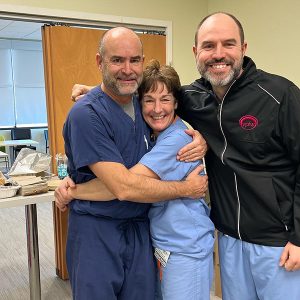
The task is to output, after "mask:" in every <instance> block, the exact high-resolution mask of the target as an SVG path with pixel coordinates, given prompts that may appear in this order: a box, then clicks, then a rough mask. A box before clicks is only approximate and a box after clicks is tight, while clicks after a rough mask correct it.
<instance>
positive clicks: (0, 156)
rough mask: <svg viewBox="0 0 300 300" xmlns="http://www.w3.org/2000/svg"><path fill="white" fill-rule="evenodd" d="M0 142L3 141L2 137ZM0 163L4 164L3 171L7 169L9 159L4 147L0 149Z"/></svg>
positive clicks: (0, 136)
mask: <svg viewBox="0 0 300 300" xmlns="http://www.w3.org/2000/svg"><path fill="white" fill-rule="evenodd" d="M0 141H5V138H4V136H3V135H0ZM0 162H4V163H5V169H6V170H8V169H9V159H8V154H7V153H6V152H5V146H2V147H0Z"/></svg>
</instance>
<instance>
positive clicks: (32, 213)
mask: <svg viewBox="0 0 300 300" xmlns="http://www.w3.org/2000/svg"><path fill="white" fill-rule="evenodd" d="M52 201H54V192H48V193H44V194H39V195H32V196H15V197H11V198H4V199H0V208H9V207H16V206H25V216H26V236H27V253H28V271H29V285H30V299H31V300H40V299H41V281H40V263H39V243H38V227H37V214H36V204H38V203H43V202H52Z"/></svg>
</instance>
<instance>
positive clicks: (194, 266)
mask: <svg viewBox="0 0 300 300" xmlns="http://www.w3.org/2000/svg"><path fill="white" fill-rule="evenodd" d="M212 280H213V253H212V252H211V253H210V254H208V255H207V256H205V257H202V258H194V257H190V256H186V255H182V254H177V253H171V255H170V257H169V259H168V262H167V265H166V267H162V282H161V291H162V298H163V300H209V299H210V288H211V285H212Z"/></svg>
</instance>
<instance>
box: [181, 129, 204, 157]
mask: <svg viewBox="0 0 300 300" xmlns="http://www.w3.org/2000/svg"><path fill="white" fill-rule="evenodd" d="M185 133H186V134H188V135H190V136H192V137H193V141H192V142H191V143H189V144H187V145H186V146H184V147H183V148H182V149H180V150H179V152H178V154H177V159H178V160H180V161H185V162H190V161H196V160H199V159H201V158H203V157H204V155H205V154H206V152H207V144H206V141H205V139H204V138H203V136H202V135H201V134H200V133H199V131H197V130H194V129H186V130H185Z"/></svg>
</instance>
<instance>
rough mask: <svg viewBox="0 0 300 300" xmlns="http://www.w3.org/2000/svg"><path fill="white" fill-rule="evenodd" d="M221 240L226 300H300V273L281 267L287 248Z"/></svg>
mask: <svg viewBox="0 0 300 300" xmlns="http://www.w3.org/2000/svg"><path fill="white" fill-rule="evenodd" d="M218 237H219V258H220V270H221V284H222V299H223V300H284V299H286V300H299V299H300V271H295V272H288V271H286V270H285V269H284V268H282V267H279V259H280V256H281V254H282V251H283V247H270V246H262V245H256V244H251V243H247V242H244V241H241V240H238V239H234V238H232V237H229V236H227V235H224V234H222V233H220V232H219V233H218Z"/></svg>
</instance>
